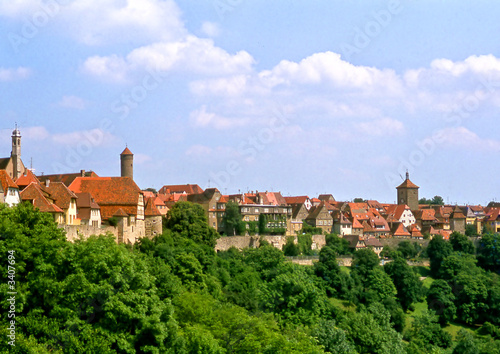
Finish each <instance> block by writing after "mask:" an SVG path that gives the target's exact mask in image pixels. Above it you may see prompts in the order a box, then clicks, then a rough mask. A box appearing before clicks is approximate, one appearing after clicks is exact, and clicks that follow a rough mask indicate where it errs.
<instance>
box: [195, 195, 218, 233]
mask: <svg viewBox="0 0 500 354" xmlns="http://www.w3.org/2000/svg"><path fill="white" fill-rule="evenodd" d="M221 197H222V194H221V193H220V192H219V190H218V189H217V188H207V189H206V190H205V191H204V192H202V193H199V194H188V195H187V200H188V202H192V203H196V204H200V205H201V206H202V208H203V210H205V215H206V216H207V218H208V225H210V226H212V227H213V228H214V229H216V230H218V228H219V225H218V222H219V220H217V215H218V211H217V203H218V202H219V200H220V198H221Z"/></svg>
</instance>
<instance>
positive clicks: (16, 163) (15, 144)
mask: <svg viewBox="0 0 500 354" xmlns="http://www.w3.org/2000/svg"><path fill="white" fill-rule="evenodd" d="M10 157H11V159H12V179H13V180H14V181H15V180H17V179H18V178H19V177H21V175H22V174H23V171H22V170H23V163H22V162H21V132H20V131H19V129H17V124H16V129H14V131H13V132H12V151H11V153H10Z"/></svg>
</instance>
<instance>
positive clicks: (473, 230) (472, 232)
mask: <svg viewBox="0 0 500 354" xmlns="http://www.w3.org/2000/svg"><path fill="white" fill-rule="evenodd" d="M465 236H469V237H471V236H477V227H476V225H470V224H467V225H465Z"/></svg>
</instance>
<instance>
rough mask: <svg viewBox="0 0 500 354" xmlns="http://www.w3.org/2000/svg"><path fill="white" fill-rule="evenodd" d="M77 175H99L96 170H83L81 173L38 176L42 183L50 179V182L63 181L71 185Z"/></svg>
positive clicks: (67, 185)
mask: <svg viewBox="0 0 500 354" xmlns="http://www.w3.org/2000/svg"><path fill="white" fill-rule="evenodd" d="M77 177H99V176H98V175H97V174H96V173H95V172H94V171H87V172H85V171H83V170H82V171H81V172H79V173H62V174H58V175H43V176H38V177H37V178H38V180H39V181H40V183H45V181H46V180H49V181H50V182H62V183H64V185H65V186H66V187H69V186H70V185H71V183H73V181H74V180H75V179H76V178H77Z"/></svg>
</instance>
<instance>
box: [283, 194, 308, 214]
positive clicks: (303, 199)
mask: <svg viewBox="0 0 500 354" xmlns="http://www.w3.org/2000/svg"><path fill="white" fill-rule="evenodd" d="M284 198H285V202H286V203H287V204H288V205H295V204H303V205H304V206H305V208H306V210H307V211H309V209H311V207H312V202H311V199H309V197H308V196H307V195H303V196H297V197H284Z"/></svg>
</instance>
